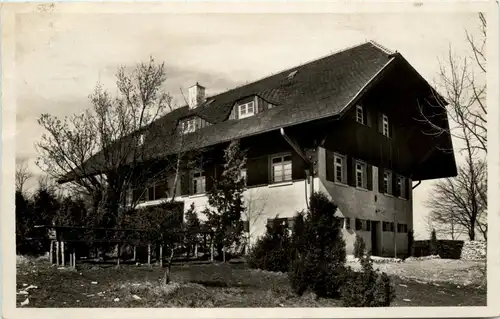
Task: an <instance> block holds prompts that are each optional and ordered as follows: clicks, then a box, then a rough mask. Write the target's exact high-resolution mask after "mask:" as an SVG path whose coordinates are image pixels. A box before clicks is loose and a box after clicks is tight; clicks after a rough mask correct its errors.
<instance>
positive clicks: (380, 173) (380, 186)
mask: <svg viewBox="0 0 500 319" xmlns="http://www.w3.org/2000/svg"><path fill="white" fill-rule="evenodd" d="M378 191H379V193H384V168H383V167H382V166H379V167H378Z"/></svg>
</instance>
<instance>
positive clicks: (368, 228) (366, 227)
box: [365, 220, 372, 231]
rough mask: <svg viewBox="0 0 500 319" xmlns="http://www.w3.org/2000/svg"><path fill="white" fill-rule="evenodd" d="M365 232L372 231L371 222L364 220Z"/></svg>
mask: <svg viewBox="0 0 500 319" xmlns="http://www.w3.org/2000/svg"><path fill="white" fill-rule="evenodd" d="M365 230H366V231H370V230H372V221H371V220H365Z"/></svg>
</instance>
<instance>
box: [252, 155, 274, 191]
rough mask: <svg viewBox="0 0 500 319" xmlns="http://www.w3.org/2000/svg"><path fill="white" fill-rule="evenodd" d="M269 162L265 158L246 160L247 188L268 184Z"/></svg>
mask: <svg viewBox="0 0 500 319" xmlns="http://www.w3.org/2000/svg"><path fill="white" fill-rule="evenodd" d="M269 172H270V171H269V161H268V158H267V156H264V157H259V158H249V159H248V160H247V186H255V185H262V184H268V183H269V176H270V173H269Z"/></svg>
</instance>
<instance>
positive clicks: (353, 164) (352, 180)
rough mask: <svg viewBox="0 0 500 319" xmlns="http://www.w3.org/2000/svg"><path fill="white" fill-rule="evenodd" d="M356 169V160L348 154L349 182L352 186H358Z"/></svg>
mask: <svg viewBox="0 0 500 319" xmlns="http://www.w3.org/2000/svg"><path fill="white" fill-rule="evenodd" d="M355 170H356V161H355V160H354V159H353V158H352V157H351V156H347V184H349V185H351V186H356V179H355V176H356V174H355V172H356V171H355Z"/></svg>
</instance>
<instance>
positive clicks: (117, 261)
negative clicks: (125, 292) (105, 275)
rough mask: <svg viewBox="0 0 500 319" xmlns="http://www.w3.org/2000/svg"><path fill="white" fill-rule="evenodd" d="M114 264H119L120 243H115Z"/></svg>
mask: <svg viewBox="0 0 500 319" xmlns="http://www.w3.org/2000/svg"><path fill="white" fill-rule="evenodd" d="M116 265H117V266H118V267H119V266H120V244H119V243H118V244H116Z"/></svg>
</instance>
